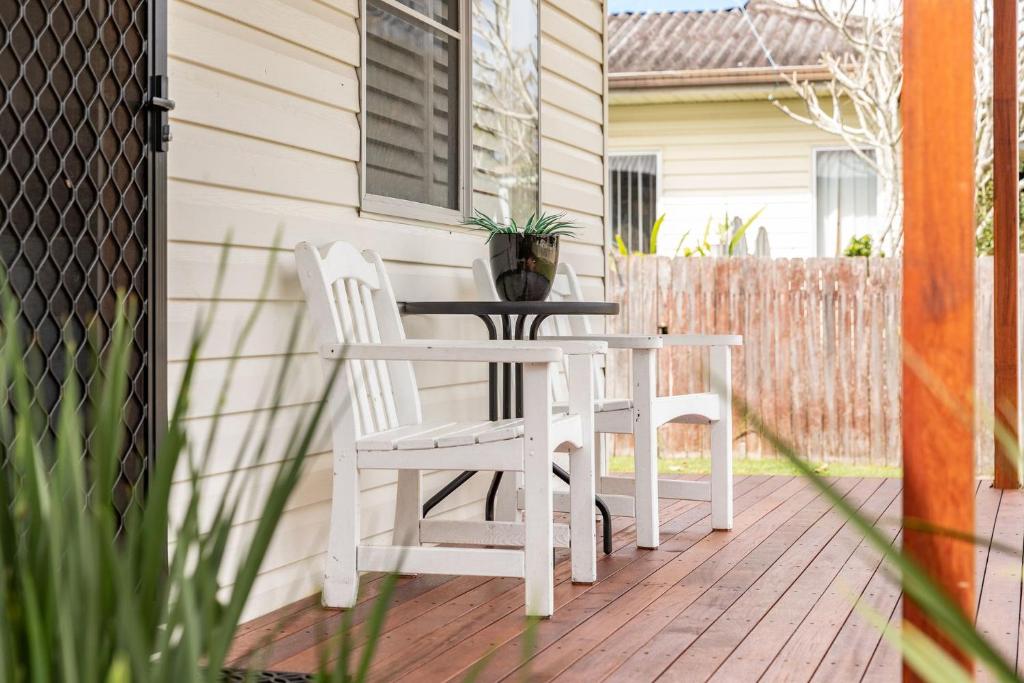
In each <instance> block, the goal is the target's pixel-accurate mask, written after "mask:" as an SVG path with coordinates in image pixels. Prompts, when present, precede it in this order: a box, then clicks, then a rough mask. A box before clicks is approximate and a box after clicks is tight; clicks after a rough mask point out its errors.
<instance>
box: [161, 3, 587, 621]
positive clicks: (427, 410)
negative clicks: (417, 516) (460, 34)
mask: <svg viewBox="0 0 1024 683" xmlns="http://www.w3.org/2000/svg"><path fill="white" fill-rule="evenodd" d="M359 7H360V3H359V2H358V0H321V1H320V2H313V1H312V0H196V1H195V2H185V1H184V0H171V2H170V7H169V43H170V48H169V53H170V59H169V68H170V76H171V83H172V90H173V92H172V95H173V96H174V98H175V100H176V101H177V104H178V106H177V109H175V111H174V112H173V113H172V115H171V122H172V126H173V132H174V142H173V144H172V147H171V152H170V154H169V156H168V169H169V170H168V176H169V180H168V233H169V234H168V238H169V239H168V245H167V260H168V339H167V345H168V356H169V365H168V378H169V385H170V392H171V395H172V398H173V396H174V395H176V393H177V387H178V386H179V384H180V382H181V376H182V373H183V370H184V366H185V358H186V357H187V353H188V347H189V341H190V339H191V335H192V331H193V329H194V325H195V322H196V320H197V319H198V318H200V317H201V316H203V315H205V314H207V313H208V312H209V311H210V310H211V309H212V307H213V306H214V304H216V312H215V315H214V317H213V318H212V323H211V327H210V330H209V333H208V342H207V343H206V345H205V346H204V347H203V349H202V351H201V353H200V360H199V365H198V368H197V371H196V380H195V384H194V385H193V391H192V400H191V403H190V406H189V411H188V418H187V420H188V427H189V434H190V438H191V439H192V441H193V454H194V456H195V457H196V458H197V460H202V462H201V463H200V466H201V468H202V473H203V479H202V482H203V486H204V491H206V492H209V493H212V494H217V493H219V492H220V491H223V490H224V489H225V487H227V486H228V484H229V482H230V480H231V474H232V472H234V471H235V470H237V469H241V470H243V473H244V475H245V476H244V477H243V478H242V479H241V480H240V481H241V482H244V486H243V487H242V488H243V490H244V494H243V497H242V505H241V508H240V509H241V514H240V515H239V518H238V521H237V527H238V532H239V537H238V539H236V541H235V542H234V545H233V546H232V549H231V551H230V552H229V557H228V560H227V562H226V566H225V568H224V579H225V581H229V580H230V576H231V575H232V574H233V572H234V569H235V567H236V566H237V563H238V560H239V557H240V552H241V551H240V549H241V548H242V547H243V545H244V541H245V539H246V537H247V534H251V533H252V531H253V529H254V528H255V526H256V523H257V521H258V519H259V517H260V514H261V506H262V498H263V495H264V494H265V492H266V490H267V487H268V486H269V483H270V477H271V474H272V471H273V468H274V467H275V466H276V464H275V463H273V462H263V463H262V464H261V463H256V462H255V457H254V455H252V453H249V454H246V455H245V456H243V458H242V460H241V461H240V462H239V461H236V460H235V455H236V453H237V451H238V446H239V444H241V443H243V442H244V439H245V438H246V435H247V434H251V433H253V431H254V429H256V430H257V433H262V432H260V431H258V430H260V429H262V425H263V424H265V420H266V419H267V418H268V417H269V416H270V415H271V410H270V408H271V407H272V405H273V404H274V400H273V397H272V395H271V391H270V390H271V389H272V388H273V385H274V383H275V377H276V373H277V372H278V371H279V369H280V367H281V364H282V363H283V362H284V360H285V359H286V357H287V354H288V353H289V351H291V352H292V353H293V357H292V359H291V371H290V372H291V376H292V377H293V378H294V379H293V380H292V381H291V382H290V383H289V384H288V386H287V388H286V390H285V391H284V393H283V394H282V395H281V397H280V398H279V401H278V403H279V404H280V405H281V406H283V408H282V410H281V411H280V413H279V415H278V416H277V420H276V425H275V426H274V427H273V429H272V430H270V432H269V440H270V443H271V447H270V448H269V449H268V452H269V453H270V454H280V453H283V452H284V449H285V447H286V446H287V444H288V443H289V442H290V439H291V434H292V429H293V427H294V425H295V424H296V422H297V421H298V420H299V419H301V417H302V416H303V415H306V414H308V411H309V410H310V408H311V407H312V406H313V405H314V402H315V401H316V399H317V397H318V396H319V394H320V391H321V381H322V378H321V367H320V364H319V360H318V359H317V358H316V356H315V355H314V353H313V350H314V344H313V339H312V333H311V330H310V327H309V325H308V323H307V322H306V320H305V304H304V303H303V299H302V293H301V289H300V287H299V283H298V280H297V278H296V276H295V272H294V266H293V262H292V254H291V249H292V247H293V246H294V245H295V244H296V243H297V242H299V241H302V240H309V241H311V242H313V243H315V244H319V245H323V244H326V243H329V242H331V241H334V240H339V239H341V240H348V241H351V242H353V243H355V244H356V245H357V246H359V247H361V248H369V249H375V250H377V251H378V252H380V253H381V254H382V256H383V257H384V258H385V260H386V261H387V267H388V270H389V272H390V274H391V277H392V280H393V284H394V287H395V290H396V294H397V296H398V297H399V298H417V299H470V298H473V297H474V296H475V288H474V285H473V278H472V272H471V270H470V266H471V263H472V261H473V259H474V258H477V257H479V256H483V255H484V254H485V253H486V252H485V249H484V247H483V242H482V240H481V239H480V238H479V236H478V235H475V234H469V233H467V232H466V231H465V230H462V229H460V228H457V227H452V226H442V225H427V224H419V225H410V224H408V223H407V222H401V221H387V220H370V219H367V218H362V217H360V216H359V213H358V204H359V196H358V160H359V118H358V114H359V81H358V73H357V64H358V62H359V24H358V12H359ZM603 22H604V7H603V4H602V3H601V2H598V1H596V0H571V1H570V0H544V2H543V4H542V8H541V24H542V32H541V45H542V47H541V51H542V61H543V65H542V76H541V88H542V108H541V129H542V135H543V138H542V177H541V188H542V198H543V202H544V205H545V207H546V208H549V209H552V210H558V211H565V212H567V213H569V214H570V215H571V216H573V217H576V218H577V219H578V220H579V221H580V223H581V224H582V225H584V226H585V228H586V229H585V230H584V231H583V233H582V234H581V235H580V239H579V240H576V241H575V242H570V243H567V244H565V245H564V246H563V250H562V251H563V258H565V259H566V260H568V261H570V262H571V263H573V264H574V265H575V266H576V268H577V270H578V271H580V273H581V274H582V276H583V279H584V282H585V285H586V287H587V289H588V290H589V292H590V294H591V295H592V296H594V297H599V296H601V295H602V294H603V291H604V286H603V275H604V268H605V262H604V257H603V243H604V205H605V199H604V182H603V178H604V172H603V153H604V149H603V146H604V94H603V93H604V86H603V84H604V66H603V41H602V33H603ZM228 243H230V244H231V245H232V247H231V249H230V251H229V253H228V259H227V266H226V271H225V273H224V276H223V281H222V284H221V287H220V290H219V292H218V291H217V290H216V286H217V285H216V281H217V271H218V264H219V262H220V259H221V256H222V253H223V250H224V245H225V244H228ZM215 298H216V299H218V300H216V301H215ZM254 311H255V312H258V317H257V318H256V322H255V324H254V325H253V328H252V330H251V333H250V335H249V337H248V339H247V340H246V341H245V343H244V344H241V345H239V344H238V338H239V333H240V331H241V329H242V327H243V325H244V324H245V321H246V320H247V319H248V318H249V316H250V315H251V314H252V313H253V312H254ZM293 325H297V326H298V331H297V334H296V336H295V340H294V341H290V335H291V331H292V326H293ZM406 330H407V333H408V335H409V336H410V337H462V338H482V337H483V336H484V335H483V328H482V326H481V325H480V324H479V322H478V321H476V320H468V319H456V318H446V319H437V318H426V317H416V318H410V319H407V320H406ZM232 366H233V367H234V371H233V382H232V384H231V387H230V389H229V390H228V391H227V392H226V394H225V396H224V403H223V405H220V406H219V407H218V394H219V392H220V388H221V386H222V383H223V381H224V379H225V378H226V377H227V376H228V374H229V373H230V372H231V368H232ZM417 378H418V380H419V384H420V387H421V389H422V392H423V393H422V398H423V410H424V414H425V417H426V418H428V419H429V418H432V417H441V416H450V417H453V418H479V417H482V415H481V409H480V406H481V405H486V401H485V398H484V397H485V395H486V394H485V392H486V369H485V368H484V367H482V366H465V365H461V364H459V365H456V366H454V367H453V366H452V365H450V364H446V366H440V365H438V364H433V365H430V364H424V365H421V366H419V367H417ZM218 411H219V412H220V413H221V414H222V417H221V423H220V425H219V428H218V433H217V436H216V440H215V441H214V443H213V445H212V446H211V447H210V448H209V450H208V451H207V449H206V443H207V441H208V440H209V438H210V434H211V431H212V427H213V424H214V418H213V416H214V415H215V414H216V413H217V412H218ZM252 450H253V449H252V448H250V451H252ZM329 450H330V436H329V430H326V429H324V430H321V433H320V434H318V435H317V437H316V438H315V439H314V441H313V444H312V448H311V454H310V459H309V461H308V464H307V466H306V471H305V474H304V476H303V478H302V481H301V482H300V483H299V487H298V490H297V491H296V492H295V494H294V495H293V496H292V498H291V500H290V501H289V502H288V505H287V511H286V513H285V515H284V519H283V520H282V522H281V527H280V530H279V532H278V534H277V536H276V537H275V539H274V541H273V543H272V545H271V548H270V551H269V553H268V556H267V558H266V561H265V562H264V564H263V566H262V568H261V570H260V575H259V578H258V579H257V582H256V585H255V588H254V591H253V596H252V598H251V599H250V602H249V605H248V608H247V610H246V617H247V618H249V617H253V616H256V615H259V614H262V613H264V612H267V611H270V610H273V609H275V608H276V607H279V606H281V605H284V604H287V603H289V602H291V601H293V600H296V599H298V598H301V597H304V596H308V595H311V594H313V593H315V592H316V591H318V590H319V587H320V584H321V573H322V564H323V552H324V547H325V543H326V537H327V527H328V524H329V508H330V472H331V460H330V455H329ZM206 453H209V455H208V457H207V456H206V455H205V454H206ZM271 460H273V458H271ZM445 478H446V475H445V474H442V473H432V474H429V475H427V476H426V477H425V487H426V490H427V491H428V492H429V491H431V490H433V489H436V488H437V487H438V486H440V485H441V483H442V482H443V481H444V480H445ZM186 479H187V473H186V471H185V470H184V468H183V469H182V470H181V471H180V472H179V474H178V476H177V482H178V483H176V484H175V486H176V491H177V494H178V495H177V496H176V499H175V507H174V511H175V514H177V515H180V514H182V507H183V506H184V502H185V496H184V494H185V493H186V492H187V488H188V484H187V483H186ZM393 482H394V474H393V473H390V472H372V473H367V475H366V477H365V478H364V480H363V496H364V498H363V504H364V514H363V519H362V524H363V535H364V536H365V537H366V538H367V539H370V540H371V542H372V541H374V540H385V539H386V538H387V537H388V536H389V532H390V529H391V523H392V510H393V503H394V487H393ZM236 485H237V484H236ZM485 487H486V482H485V479H484V477H479V478H478V480H477V481H475V482H473V483H472V485H471V486H467V487H465V489H464V490H463V491H460V492H459V493H458V494H457V495H455V496H453V497H451V498H449V499H448V501H446V502H445V503H444V504H443V506H442V508H439V510H440V511H441V512H444V513H446V514H450V515H455V516H468V515H475V514H479V512H480V511H481V509H482V505H481V499H482V496H483V492H484V490H485ZM208 512H209V511H205V510H204V514H208ZM172 542H173V538H172Z"/></svg>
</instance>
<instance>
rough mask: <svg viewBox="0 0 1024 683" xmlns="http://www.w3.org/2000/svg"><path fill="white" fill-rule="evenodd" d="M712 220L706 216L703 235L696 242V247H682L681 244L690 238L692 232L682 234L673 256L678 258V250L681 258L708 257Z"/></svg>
mask: <svg viewBox="0 0 1024 683" xmlns="http://www.w3.org/2000/svg"><path fill="white" fill-rule="evenodd" d="M713 220H714V219H713V218H712V217H711V216H708V222H707V223H706V224H705V225H704V235H703V236H702V237H701V238H700V241H698V242H697V246H696V247H684V246H683V243H684V242H685V241H686V238H687V237H689V236H690V233H691V232H693V231H692V230H687V231H686V232H684V233H683V236H682V237H680V238H679V243H678V244H676V251H675V254H674V255H675V256H679V252H680V250H681V251H682V252H683V256H685V257H687V258H689V257H691V256H709V255H710V254H711V242H710V238H711V223H712V221H713Z"/></svg>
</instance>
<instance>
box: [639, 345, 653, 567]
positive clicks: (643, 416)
mask: <svg viewBox="0 0 1024 683" xmlns="http://www.w3.org/2000/svg"><path fill="white" fill-rule="evenodd" d="M655 353H656V352H655V351H654V350H652V349H637V350H634V351H633V410H634V414H635V419H634V423H633V439H634V445H633V462H634V469H635V470H636V481H635V485H636V545H637V547H638V548H657V547H658V541H659V538H658V526H659V524H658V439H657V426H656V425H655V424H654V415H653V414H652V409H653V407H654V397H655V361H656V356H655Z"/></svg>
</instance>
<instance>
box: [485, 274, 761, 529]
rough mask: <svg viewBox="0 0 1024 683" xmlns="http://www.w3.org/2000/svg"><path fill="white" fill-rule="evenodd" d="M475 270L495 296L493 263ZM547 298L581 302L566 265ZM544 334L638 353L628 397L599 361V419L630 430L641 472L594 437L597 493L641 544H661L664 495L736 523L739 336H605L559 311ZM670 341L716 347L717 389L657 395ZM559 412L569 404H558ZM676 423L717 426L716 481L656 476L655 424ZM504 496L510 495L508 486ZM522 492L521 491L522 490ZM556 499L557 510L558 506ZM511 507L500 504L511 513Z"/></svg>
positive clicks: (559, 390) (714, 519)
mask: <svg viewBox="0 0 1024 683" xmlns="http://www.w3.org/2000/svg"><path fill="white" fill-rule="evenodd" d="M473 275H474V279H475V280H476V285H477V291H478V293H479V294H480V296H481V297H484V298H488V299H497V297H498V294H497V291H496V290H495V287H494V280H493V278H492V277H491V269H490V266H489V264H488V263H487V262H486V261H485V260H483V259H478V260H477V261H475V262H474V263H473ZM548 298H549V300H553V301H583V300H584V298H583V291H582V288H581V287H580V283H579V280H578V279H577V277H576V273H575V271H574V270H573V269H572V266H570V265H569V264H567V263H560V264H559V265H558V274H557V275H556V277H555V282H554V283H553V286H552V289H551V294H550V295H549V297H548ZM540 331H541V334H542V335H544V336H543V337H542V338H541V340H542V341H545V342H546V341H549V340H551V339H577V340H578V339H595V340H597V339H599V340H601V341H604V342H607V343H608V347H609V348H612V349H629V350H630V352H631V355H632V361H631V362H632V375H633V391H632V394H633V395H632V396H630V397H626V398H607V397H606V396H605V391H604V377H603V375H602V373H601V372H600V369H599V368H596V366H595V378H594V389H595V391H594V399H595V400H594V412H595V414H594V425H595V429H596V431H597V432H598V433H599V434H632V435H633V437H634V460H635V467H634V469H635V476H634V477H625V476H609V474H608V466H607V458H606V457H605V454H604V453H603V451H602V448H601V439H600V438H596V439H595V440H594V450H595V457H596V459H597V463H596V466H595V468H596V470H597V472H598V475H597V484H596V488H597V493H598V495H600V496H601V498H602V499H603V500H604V501H605V503H606V504H607V505H608V507H609V509H610V510H611V512H612V514H613V515H622V516H635V517H636V539H637V546H639V547H641V548H657V547H658V541H659V538H658V527H659V522H658V498H659V497H661V498H672V499H681V500H707V501H710V502H711V526H712V528H714V529H731V528H732V516H733V513H732V507H733V491H732V405H731V404H732V379H731V374H732V373H731V366H730V347H732V346H738V345H741V344H742V343H743V338H742V337H741V336H739V335H690V334H685V335H600V334H594V333H593V332H592V331H591V328H590V323H589V321H588V320H587V318H586V317H585V316H556V317H554V318H552V319H550V320H546V321H544V323H543V324H542V325H541V329H540ZM667 346H699V347H707V348H708V350H709V353H710V371H711V387H710V388H709V389H710V390H709V391H707V392H703V393H698V394H683V395H678V396H657V395H656V393H657V392H656V389H657V386H656V377H657V375H656V370H657V355H658V350H659V349H662V348H664V347H667ZM552 391H553V393H554V395H555V400H556V402H557V401H558V400H559V398H560V397H561V396H563V395H564V391H565V388H564V384H563V383H562V382H561V381H560V379H559V377H558V376H557V375H555V376H553V386H552ZM555 409H556V410H559V409H564V407H563V406H560V405H558V403H556V408H555ZM670 422H676V423H696V424H707V425H710V428H711V480H710V482H702V481H682V480H677V479H659V478H658V440H657V433H656V432H657V429H658V427H660V426H661V425H664V424H667V423H670ZM503 493H504V495H505V496H508V495H509V494H508V493H505V492H503ZM520 497H521V494H520ZM559 502H560V501H559V499H558V498H556V510H557V509H560V508H561V507H564V502H563V503H562V505H561V506H560V505H559V504H558V503H559ZM509 505H510V504H507V503H506V504H505V505H501V504H499V506H497V508H496V509H498V510H504V512H503V514H502V516H503V517H504V518H507V517H508V515H509V513H508V510H509Z"/></svg>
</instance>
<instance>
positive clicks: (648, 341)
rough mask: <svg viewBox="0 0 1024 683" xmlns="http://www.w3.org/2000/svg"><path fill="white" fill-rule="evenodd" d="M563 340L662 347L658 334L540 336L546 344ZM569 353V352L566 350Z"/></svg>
mask: <svg viewBox="0 0 1024 683" xmlns="http://www.w3.org/2000/svg"><path fill="white" fill-rule="evenodd" d="M562 340H588V341H596V342H604V343H606V344H607V345H608V348H609V349H660V348H661V347H662V343H661V337H659V336H658V335H656V334H588V335H584V336H579V337H572V336H568V337H538V338H537V341H542V342H544V343H545V344H548V343H553V342H561V341H562ZM566 353H568V352H566Z"/></svg>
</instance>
